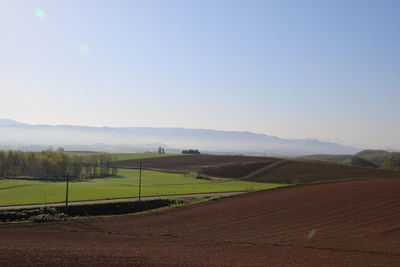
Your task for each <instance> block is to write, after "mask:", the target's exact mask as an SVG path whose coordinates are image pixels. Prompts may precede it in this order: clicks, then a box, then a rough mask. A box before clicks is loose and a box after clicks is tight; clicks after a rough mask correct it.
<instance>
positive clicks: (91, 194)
mask: <svg viewBox="0 0 400 267" xmlns="http://www.w3.org/2000/svg"><path fill="white" fill-rule="evenodd" d="M138 172H139V171H138V170H126V169H120V170H119V173H118V175H119V176H121V177H116V178H100V179H92V180H87V181H84V182H71V183H70V194H69V199H70V201H79V200H94V199H110V198H123V197H136V196H138V181H139V178H138ZM281 186H285V185H283V184H267V183H254V182H242V181H226V182H217V181H209V180H202V179H194V178H189V177H185V176H183V175H182V174H174V173H161V172H156V171H142V196H157V195H174V194H191V193H210V192H229V191H252V190H262V189H270V188H275V187H281ZM64 200H65V182H45V181H27V180H0V206H5V205H19V204H37V203H45V202H47V203H51V202H62V201H64Z"/></svg>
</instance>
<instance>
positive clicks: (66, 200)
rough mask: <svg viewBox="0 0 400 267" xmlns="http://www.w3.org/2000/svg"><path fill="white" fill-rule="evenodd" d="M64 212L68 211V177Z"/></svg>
mask: <svg viewBox="0 0 400 267" xmlns="http://www.w3.org/2000/svg"><path fill="white" fill-rule="evenodd" d="M65 191H66V192H65V211H66V212H67V211H68V191H69V176H68V175H67V189H66V190H65Z"/></svg>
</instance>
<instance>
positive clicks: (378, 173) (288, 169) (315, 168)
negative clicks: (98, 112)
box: [114, 155, 400, 183]
mask: <svg viewBox="0 0 400 267" xmlns="http://www.w3.org/2000/svg"><path fill="white" fill-rule="evenodd" d="M139 161H141V162H142V166H143V167H144V168H145V169H156V170H167V171H176V172H181V173H186V172H197V173H200V174H201V175H203V176H210V177H222V178H235V179H241V180H246V181H254V182H267V183H309V182H315V181H323V180H325V181H326V180H343V179H370V178H371V179H377V178H383V179H385V178H400V171H392V170H383V169H376V168H367V167H359V166H349V165H343V164H337V163H331V162H323V161H313V160H294V159H279V158H270V157H249V156H220V155H190V156H172V157H159V158H146V159H140V160H139V159H132V160H125V161H118V162H115V163H114V164H115V165H117V166H121V167H125V168H139Z"/></svg>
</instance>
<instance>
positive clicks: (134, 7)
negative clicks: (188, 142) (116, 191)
mask: <svg viewBox="0 0 400 267" xmlns="http://www.w3.org/2000/svg"><path fill="white" fill-rule="evenodd" d="M399 14H400V1H398V0H393V1H389V0H375V1H367V0H360V1H356V0H354V1H351V0H343V1H341V0H315V1H298V0H293V1H285V0H276V1H267V0H265V1H254V0H247V1H245V0H243V1H233V0H226V1H222V0H212V1H205V0H197V1H195V0H192V1H189V0H182V1H170V0H160V1H151V0H142V1H133V0H126V1H121V0H113V1H111V0H109V1H101V0H95V1H88V0H85V1H83V0H82V1H78V0H68V1H67V0H65V1H61V0H52V1H34V0H26V1H19V0H9V1H8V0H0V117H2V118H10V119H15V120H18V121H22V122H27V123H46V124H79V125H93V126H104V125H108V126H161V127H185V128H211V129H219V130H238V131H253V132H258V133H265V134H269V135H278V136H280V137H286V138H319V139H322V140H331V141H339V142H342V143H344V144H350V145H356V146H361V147H392V148H397V149H400V141H399V137H400V119H399V115H400V104H399V101H400V16H399Z"/></svg>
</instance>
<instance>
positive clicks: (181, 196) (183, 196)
mask: <svg viewBox="0 0 400 267" xmlns="http://www.w3.org/2000/svg"><path fill="white" fill-rule="evenodd" d="M268 190H269V189H268ZM248 192H253V191H231V192H214V193H194V194H177V195H159V196H145V197H141V199H142V200H152V199H168V198H169V199H175V198H179V199H190V198H197V197H214V196H234V195H240V194H245V193H248ZM138 200H139V198H138V197H128V198H113V199H96V200H83V201H71V202H68V206H78V205H90V204H103V203H114V202H124V201H138ZM64 205H65V202H56V203H47V204H28V205H9V206H0V210H11V209H30V208H41V207H60V206H64Z"/></svg>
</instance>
